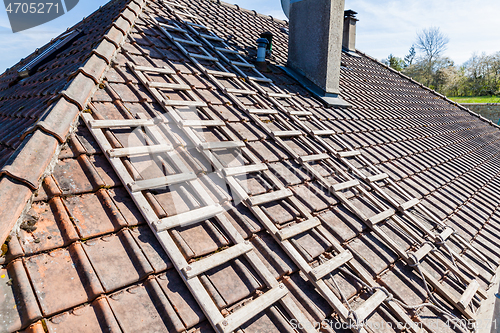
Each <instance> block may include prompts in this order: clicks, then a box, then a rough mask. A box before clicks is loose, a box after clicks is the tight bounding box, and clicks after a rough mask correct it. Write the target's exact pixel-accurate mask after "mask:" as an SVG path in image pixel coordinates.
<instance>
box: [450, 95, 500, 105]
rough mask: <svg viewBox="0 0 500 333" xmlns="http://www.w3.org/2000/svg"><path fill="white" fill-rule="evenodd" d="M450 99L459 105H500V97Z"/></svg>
mask: <svg viewBox="0 0 500 333" xmlns="http://www.w3.org/2000/svg"><path fill="white" fill-rule="evenodd" d="M448 98H449V99H451V100H452V101H454V102H457V103H500V96H463V97H462V96H460V97H448Z"/></svg>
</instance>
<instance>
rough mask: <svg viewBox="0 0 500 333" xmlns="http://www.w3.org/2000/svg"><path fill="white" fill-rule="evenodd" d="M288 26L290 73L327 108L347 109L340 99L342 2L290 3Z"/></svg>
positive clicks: (305, 0)
mask: <svg viewBox="0 0 500 333" xmlns="http://www.w3.org/2000/svg"><path fill="white" fill-rule="evenodd" d="M289 26H290V37H289V45H288V64H287V66H288V69H291V70H289V73H293V72H295V74H296V75H293V76H295V77H296V78H297V76H299V77H302V78H304V77H305V78H306V79H307V80H305V81H310V82H307V83H304V82H303V81H304V80H300V79H299V81H300V82H302V83H303V84H304V86H306V87H307V88H308V89H309V90H310V91H311V90H313V89H314V90H315V91H314V92H313V93H314V94H315V95H316V96H317V97H319V98H321V99H323V101H324V102H325V103H326V104H327V105H329V106H349V104H348V103H346V102H345V101H343V100H342V99H340V97H339V95H340V90H339V80H340V59H341V54H342V37H343V30H344V0H291V1H290V24H289ZM311 83H312V84H311Z"/></svg>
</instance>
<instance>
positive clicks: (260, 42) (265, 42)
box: [257, 38, 269, 46]
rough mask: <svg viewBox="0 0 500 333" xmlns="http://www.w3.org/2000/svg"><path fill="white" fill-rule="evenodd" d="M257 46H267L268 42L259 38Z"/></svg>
mask: <svg viewBox="0 0 500 333" xmlns="http://www.w3.org/2000/svg"><path fill="white" fill-rule="evenodd" d="M257 44H259V46H260V44H265V45H263V46H266V45H267V44H269V41H268V40H267V39H266V38H259V39H257Z"/></svg>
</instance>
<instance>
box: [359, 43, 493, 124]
mask: <svg viewBox="0 0 500 333" xmlns="http://www.w3.org/2000/svg"><path fill="white" fill-rule="evenodd" d="M356 52H358V53H361V54H362V55H363V56H365V57H366V58H368V59H370V60H371V61H373V62H376V63H378V64H379V65H382V66H383V67H385V68H387V69H389V70H390V71H392V72H394V73H396V74H398V75H399V76H401V77H403V78H405V79H407V80H409V81H410V82H412V83H415V84H417V85H418V86H419V87H420V88H422V89H424V90H428V91H430V92H431V93H433V94H434V95H436V96H438V97H440V98H442V99H444V100H445V101H447V102H448V103H450V104H453V105H455V106H456V107H458V108H459V109H462V110H464V111H466V112H469V113H470V114H471V115H473V116H474V117H477V118H479V119H481V120H482V121H485V122H487V123H490V125H491V126H493V127H496V128H498V129H500V125H498V124H495V123H494V122H492V121H491V120H489V119H486V118H485V117H483V116H482V115H480V114H479V113H476V112H474V111H472V110H470V109H468V108H466V107H465V106H463V105H462V104H460V103H457V102H455V101H453V100H451V99H449V98H448V97H446V96H445V95H443V94H440V93H438V92H437V91H435V90H434V89H431V88H429V87H427V86H426V85H424V84H422V83H420V82H418V81H416V80H414V79H413V78H411V77H409V76H408V75H405V74H403V73H402V72H400V71H398V70H395V69H394V68H392V67H391V66H388V65H386V64H384V63H383V62H382V61H380V60H378V59H376V58H374V57H372V56H370V55H368V54H366V53H365V52H362V51H360V50H358V49H356Z"/></svg>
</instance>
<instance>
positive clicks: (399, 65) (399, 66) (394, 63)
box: [382, 53, 406, 72]
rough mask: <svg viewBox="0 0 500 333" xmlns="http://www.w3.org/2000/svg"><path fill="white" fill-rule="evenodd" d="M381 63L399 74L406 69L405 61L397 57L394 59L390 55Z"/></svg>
mask: <svg viewBox="0 0 500 333" xmlns="http://www.w3.org/2000/svg"><path fill="white" fill-rule="evenodd" d="M382 62H383V63H384V64H386V65H387V66H389V67H391V68H394V69H395V70H397V71H400V72H401V71H402V70H403V69H404V68H405V67H406V64H405V61H404V60H403V59H401V58H399V57H395V56H394V55H393V54H392V53H391V54H389V56H388V57H387V59H384V60H382Z"/></svg>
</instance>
